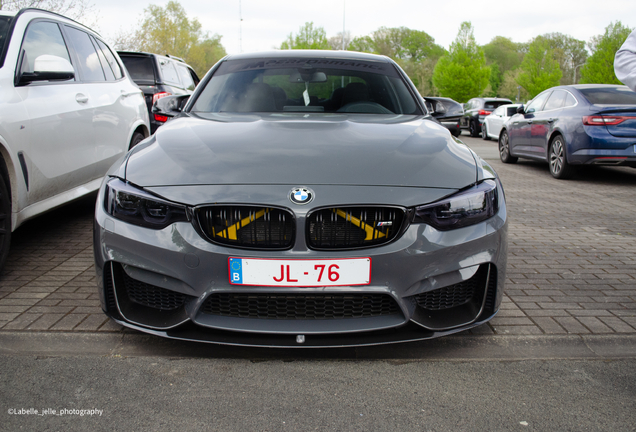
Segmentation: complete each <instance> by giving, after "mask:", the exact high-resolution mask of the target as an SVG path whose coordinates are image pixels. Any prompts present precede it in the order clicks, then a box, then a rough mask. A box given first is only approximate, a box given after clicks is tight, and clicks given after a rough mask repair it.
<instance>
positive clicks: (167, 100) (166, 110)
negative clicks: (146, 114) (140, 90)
mask: <svg viewBox="0 0 636 432" xmlns="http://www.w3.org/2000/svg"><path fill="white" fill-rule="evenodd" d="M189 98H190V95H179V96H165V97H162V98H161V99H158V100H157V101H156V102H155V104H154V105H153V106H152V113H153V114H158V115H162V116H166V117H174V116H176V115H178V114H180V113H181V111H182V110H183V108H184V107H185V104H186V102H187V101H188V99H189Z"/></svg>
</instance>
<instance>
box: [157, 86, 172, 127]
mask: <svg viewBox="0 0 636 432" xmlns="http://www.w3.org/2000/svg"><path fill="white" fill-rule="evenodd" d="M171 94H172V93H168V92H159V93H155V94H154V95H152V104H153V105H154V104H155V102H157V101H158V100H159V99H161V98H162V97H165V96H170V95H171ZM155 121H158V122H161V123H165V122H167V121H168V117H166V116H162V115H159V114H155Z"/></svg>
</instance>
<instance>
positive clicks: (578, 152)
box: [499, 84, 636, 179]
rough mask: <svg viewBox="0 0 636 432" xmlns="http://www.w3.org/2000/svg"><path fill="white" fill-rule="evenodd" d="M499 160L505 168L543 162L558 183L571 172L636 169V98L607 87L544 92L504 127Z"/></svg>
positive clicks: (571, 87) (619, 87)
mask: <svg viewBox="0 0 636 432" xmlns="http://www.w3.org/2000/svg"><path fill="white" fill-rule="evenodd" d="M499 155H500V157H501V161H502V162H504V163H515V162H516V161H517V158H519V157H523V158H529V159H536V160H541V161H545V162H548V163H549V165H550V173H551V174H552V175H553V176H554V177H555V178H559V179H564V178H568V177H569V176H570V175H571V174H572V172H573V169H574V168H575V167H582V166H589V165H621V166H630V167H636V93H635V92H633V91H632V90H630V89H629V88H628V87H627V86H622V85H609V84H580V85H569V86H558V87H553V88H551V89H548V90H546V91H544V92H543V93H540V94H539V95H538V96H537V97H535V98H534V99H533V100H532V101H530V103H529V104H528V105H527V106H524V107H522V108H520V109H519V113H518V114H516V115H514V116H513V117H512V118H511V119H510V120H509V121H508V122H507V123H506V124H505V125H504V126H503V128H502V130H501V133H500V135H499Z"/></svg>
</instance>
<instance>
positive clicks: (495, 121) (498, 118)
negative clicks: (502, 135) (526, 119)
mask: <svg viewBox="0 0 636 432" xmlns="http://www.w3.org/2000/svg"><path fill="white" fill-rule="evenodd" d="M520 106H523V105H521V104H510V105H501V106H500V107H499V108H497V109H496V110H494V111H493V112H492V113H491V114H490V115H489V116H486V118H485V119H484V123H483V124H482V126H481V138H482V139H484V140H489V139H491V138H492V139H499V132H500V131H501V128H502V126H503V125H504V123H506V122H507V121H508V120H509V119H510V117H512V116H513V115H515V114H517V108H519V107H520Z"/></svg>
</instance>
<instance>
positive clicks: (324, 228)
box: [307, 207, 404, 249]
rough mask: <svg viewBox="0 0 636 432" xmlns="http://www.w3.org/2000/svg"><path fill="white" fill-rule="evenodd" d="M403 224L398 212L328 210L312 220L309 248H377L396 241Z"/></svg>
mask: <svg viewBox="0 0 636 432" xmlns="http://www.w3.org/2000/svg"><path fill="white" fill-rule="evenodd" d="M403 220H404V211H403V210H401V209H398V208H391V207H333V208H325V209H321V210H318V211H315V212H313V213H311V214H310V215H309V216H308V220H307V244H308V245H309V247H310V248H313V249H347V248H358V247H367V246H377V245H380V244H384V243H388V242H390V241H391V240H393V239H394V238H395V236H396V235H397V234H398V233H399V231H400V228H401V226H402V221H403Z"/></svg>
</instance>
